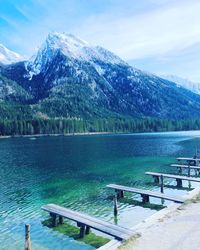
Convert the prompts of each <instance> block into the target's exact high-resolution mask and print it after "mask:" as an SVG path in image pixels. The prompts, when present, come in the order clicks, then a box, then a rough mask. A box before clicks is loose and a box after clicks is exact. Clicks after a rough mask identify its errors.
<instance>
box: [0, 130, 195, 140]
mask: <svg viewBox="0 0 200 250" xmlns="http://www.w3.org/2000/svg"><path fill="white" fill-rule="evenodd" d="M197 131H200V130H181V131H152V132H77V133H66V134H32V135H2V136H0V139H5V138H18V137H48V136H79V135H109V134H112V135H120V134H152V133H158V134H159V133H180V132H182V133H184V132H186V133H187V132H197ZM196 137H200V136H197V135H196Z"/></svg>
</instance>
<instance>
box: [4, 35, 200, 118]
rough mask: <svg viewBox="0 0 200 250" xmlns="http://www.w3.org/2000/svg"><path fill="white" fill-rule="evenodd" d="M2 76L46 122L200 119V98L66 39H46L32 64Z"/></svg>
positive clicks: (7, 70) (13, 66)
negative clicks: (26, 96) (17, 87)
mask: <svg viewBox="0 0 200 250" xmlns="http://www.w3.org/2000/svg"><path fill="white" fill-rule="evenodd" d="M1 73H2V74H3V75H5V76H6V77H7V78H10V79H12V80H14V81H15V82H17V83H18V84H19V85H20V86H21V87H22V88H23V89H24V90H25V91H26V92H27V93H28V94H29V95H30V96H32V104H33V105H34V106H31V107H36V108H37V110H38V111H39V112H40V113H42V114H44V116H48V117H76V118H99V117H116V116H117V117H134V118H135V117H157V118H166V119H169V118H170V119H175V118H178V119H182V118H184V119H185V118H190V117H198V116H199V111H200V96H199V95H196V94H194V93H192V92H190V91H189V90H186V89H184V88H182V87H180V86H177V84H175V83H173V82H169V81H168V80H164V79H162V78H160V77H157V76H155V75H152V74H148V73H145V72H143V71H141V70H138V69H135V68H133V67H131V66H130V65H128V64H127V63H126V62H124V61H123V60H122V59H120V58H119V57H118V56H116V55H115V54H114V53H112V52H110V51H108V50H106V49H104V48H101V47H99V46H93V45H90V44H88V43H87V42H85V41H83V40H81V39H79V38H77V37H75V36H73V35H69V34H64V33H51V34H49V35H48V37H47V39H46V40H45V41H44V43H43V44H42V46H41V48H40V49H39V50H38V52H37V54H36V55H35V56H34V57H32V59H31V60H30V61H26V62H18V63H16V64H11V65H7V66H6V67H3V68H2V69H1Z"/></svg>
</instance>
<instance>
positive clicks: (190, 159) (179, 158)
mask: <svg viewBox="0 0 200 250" xmlns="http://www.w3.org/2000/svg"><path fill="white" fill-rule="evenodd" d="M176 159H177V161H196V162H197V161H200V159H199V158H191V157H178V158H176Z"/></svg>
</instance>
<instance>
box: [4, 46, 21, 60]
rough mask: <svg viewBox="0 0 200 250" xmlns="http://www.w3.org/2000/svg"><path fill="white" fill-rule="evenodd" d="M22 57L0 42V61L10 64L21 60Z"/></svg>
mask: <svg viewBox="0 0 200 250" xmlns="http://www.w3.org/2000/svg"><path fill="white" fill-rule="evenodd" d="M22 60H23V57H22V56H20V55H19V54H17V53H16V52H13V51H11V50H9V49H7V48H6V47H5V46H3V45H2V44H0V62H1V63H3V64H10V63H16V62H19V61H22Z"/></svg>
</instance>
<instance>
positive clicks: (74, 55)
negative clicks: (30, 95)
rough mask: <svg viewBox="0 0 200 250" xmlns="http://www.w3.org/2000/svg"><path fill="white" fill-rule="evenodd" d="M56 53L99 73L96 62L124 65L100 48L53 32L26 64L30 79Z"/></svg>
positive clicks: (116, 57)
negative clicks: (88, 64) (84, 63)
mask: <svg viewBox="0 0 200 250" xmlns="http://www.w3.org/2000/svg"><path fill="white" fill-rule="evenodd" d="M58 52H61V53H62V54H63V55H65V56H66V57H69V58H71V59H74V60H78V61H84V62H89V63H90V64H93V66H94V67H95V68H96V70H97V71H98V72H99V73H102V69H101V68H99V65H98V64H96V63H95V62H96V61H103V62H105V63H110V64H126V63H125V62H124V61H123V60H122V59H120V58H119V57H118V56H116V55H114V54H113V53H112V52H110V51H108V50H106V49H104V48H102V47H100V46H92V45H90V44H89V43H87V42H86V41H84V40H81V39H80V38H77V37H75V36H74V35H71V34H66V33H57V32H54V33H50V34H49V35H48V37H47V39H46V41H45V42H44V43H43V45H42V46H41V48H40V49H39V50H38V53H37V54H36V55H35V56H33V57H32V59H31V62H29V63H27V65H26V67H27V69H28V71H29V77H30V79H32V76H33V75H38V74H39V73H40V72H41V71H42V69H43V68H45V67H46V65H47V64H48V62H49V61H51V60H52V58H53V57H54V56H56V54H57V53H58Z"/></svg>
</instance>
